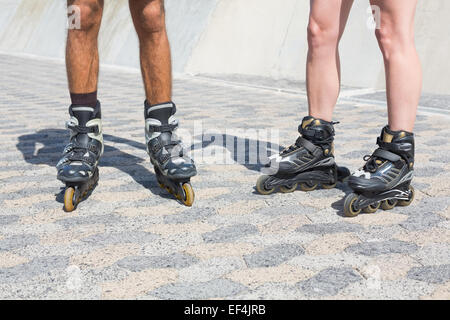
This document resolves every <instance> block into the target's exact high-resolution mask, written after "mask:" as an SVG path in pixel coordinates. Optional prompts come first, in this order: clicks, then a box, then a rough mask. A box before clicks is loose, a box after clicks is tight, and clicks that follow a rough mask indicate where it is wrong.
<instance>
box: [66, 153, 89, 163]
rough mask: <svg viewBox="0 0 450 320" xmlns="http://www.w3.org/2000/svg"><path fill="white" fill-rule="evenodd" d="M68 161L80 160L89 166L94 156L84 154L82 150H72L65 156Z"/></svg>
mask: <svg viewBox="0 0 450 320" xmlns="http://www.w3.org/2000/svg"><path fill="white" fill-rule="evenodd" d="M67 158H68V159H69V160H70V161H82V162H85V163H87V164H88V165H90V166H93V165H94V162H95V161H94V157H93V156H92V155H91V154H90V153H89V156H87V157H86V156H85V155H84V154H83V153H82V152H73V153H72V154H70V155H69V156H68V157H67Z"/></svg>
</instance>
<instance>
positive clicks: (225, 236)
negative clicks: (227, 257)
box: [203, 224, 258, 243]
mask: <svg viewBox="0 0 450 320" xmlns="http://www.w3.org/2000/svg"><path fill="white" fill-rule="evenodd" d="M255 233H258V228H256V227H255V226H253V225H251V224H238V225H234V226H229V227H224V228H220V229H217V230H215V231H212V232H207V233H204V234H203V239H204V241H205V242H207V243H211V242H213V243H214V242H216V243H217V242H230V241H235V240H238V239H240V238H242V237H245V236H247V235H251V234H255Z"/></svg>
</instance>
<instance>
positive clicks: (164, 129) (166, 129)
mask: <svg viewBox="0 0 450 320" xmlns="http://www.w3.org/2000/svg"><path fill="white" fill-rule="evenodd" d="M177 127H178V124H163V125H160V126H152V125H150V126H149V127H148V128H149V130H150V131H152V132H172V131H173V130H175V129H176V128H177Z"/></svg>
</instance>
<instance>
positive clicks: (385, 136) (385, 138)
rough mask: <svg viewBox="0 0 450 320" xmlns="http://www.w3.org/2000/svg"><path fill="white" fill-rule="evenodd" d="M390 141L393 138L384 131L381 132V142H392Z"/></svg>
mask: <svg viewBox="0 0 450 320" xmlns="http://www.w3.org/2000/svg"><path fill="white" fill-rule="evenodd" d="M392 139H394V136H393V135H392V134H389V133H387V132H386V131H384V132H383V142H388V143H390V142H392Z"/></svg>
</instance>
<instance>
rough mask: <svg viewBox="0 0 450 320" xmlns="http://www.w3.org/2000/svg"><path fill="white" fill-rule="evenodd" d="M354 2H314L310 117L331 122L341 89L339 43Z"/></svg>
mask: <svg viewBox="0 0 450 320" xmlns="http://www.w3.org/2000/svg"><path fill="white" fill-rule="evenodd" d="M352 5H353V0H311V11H310V17H309V24H308V45H309V50H308V60H307V64H306V81H307V91H308V103H309V114H310V116H313V117H315V118H319V119H322V120H326V121H331V118H332V115H333V109H334V106H335V104H336V101H337V99H338V96H339V90H340V77H341V76H340V61H339V48H338V46H339V41H340V39H341V36H342V34H343V32H344V29H345V25H346V23H347V19H348V16H349V13H350V9H351V7H352Z"/></svg>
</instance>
